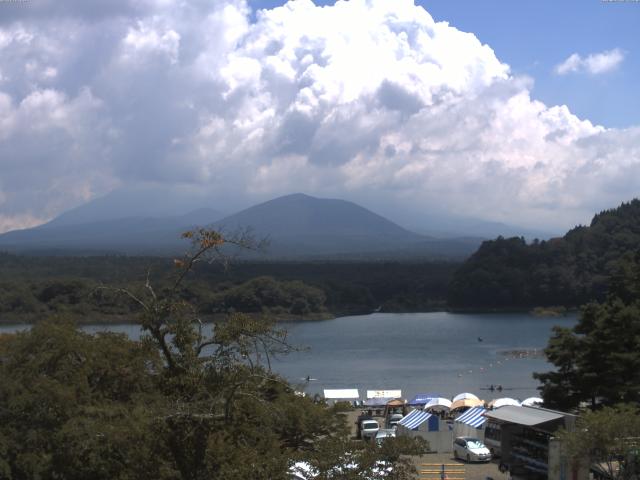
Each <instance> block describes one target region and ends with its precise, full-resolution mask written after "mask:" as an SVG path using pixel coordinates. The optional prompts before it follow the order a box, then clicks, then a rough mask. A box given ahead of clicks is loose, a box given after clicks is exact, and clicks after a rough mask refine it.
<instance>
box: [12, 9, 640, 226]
mask: <svg viewBox="0 0 640 480" xmlns="http://www.w3.org/2000/svg"><path fill="white" fill-rule="evenodd" d="M45 7H46V8H50V9H54V10H53V11H54V12H55V19H50V18H48V16H47V15H45V13H44V10H43V11H42V12H40V13H39V14H38V15H35V14H33V15H34V16H33V17H29V18H23V19H17V20H16V21H13V22H8V23H0V25H2V26H0V72H2V75H3V81H2V83H0V170H1V175H0V190H1V191H2V192H3V203H2V205H0V214H2V215H3V216H4V217H3V218H31V219H33V218H36V217H37V218H41V219H45V218H50V217H51V216H53V215H55V214H57V213H59V212H61V211H62V210H64V209H66V208H69V207H70V206H73V205H75V204H78V203H80V202H81V201H83V200H85V199H88V198H91V197H93V196H96V195H99V194H101V193H106V192H107V191H108V190H109V189H111V188H113V187H114V186H117V185H121V184H133V183H136V182H157V183H161V184H176V183H180V184H183V185H192V186H194V188H198V189H204V190H206V191H210V192H213V193H212V195H213V196H215V197H216V198H217V200H218V201H219V202H220V206H219V208H220V209H221V210H229V209H232V208H234V207H235V206H236V205H239V204H241V203H244V204H247V203H250V202H252V201H257V200H263V199H267V198H269V197H272V196H275V195H280V194H285V193H290V192H293V191H304V192H307V193H310V194H316V195H319V196H331V197H343V198H348V199H351V200H355V201H360V202H363V203H365V204H366V205H368V206H370V207H373V208H374V209H377V210H379V211H381V212H383V213H385V214H388V215H390V216H392V217H396V216H398V215H399V213H400V212H404V213H406V214H407V215H413V216H417V215H420V214H422V213H424V212H425V211H432V212H433V211H437V212H439V213H458V214H465V215H477V216H481V217H484V218H491V219H494V220H500V221H511V222H515V223H528V224H530V225H550V224H553V225H558V226H561V227H566V226H567V224H571V223H572V222H575V221H578V220H581V221H583V220H584V219H586V218H587V217H586V215H588V213H592V212H593V210H594V209H598V208H602V207H605V206H613V205H615V204H616V203H617V202H619V201H621V200H628V199H629V198H630V197H631V196H633V195H634V194H637V193H634V192H637V191H638V189H639V187H640V175H634V174H635V173H637V171H638V169H639V168H640V167H639V165H640V154H639V151H638V149H639V148H640V147H639V146H640V138H639V137H640V135H639V134H638V131H637V130H634V129H629V130H607V129H605V128H603V127H600V126H596V125H593V124H592V123H591V122H589V121H588V120H582V119H579V118H577V117H576V116H575V115H573V114H572V113H571V112H570V111H569V110H568V108H567V107H566V106H547V105H545V104H543V103H541V102H539V101H536V100H534V99H532V98H531V95H530V92H531V87H532V85H531V84H532V80H531V79H528V78H523V77H516V76H514V75H513V74H512V73H511V71H510V69H509V66H508V65H506V64H504V63H503V62H501V61H500V60H499V59H498V58H497V57H496V55H495V54H494V52H493V50H492V49H491V48H490V47H489V46H487V45H483V44H482V43H481V42H480V41H479V40H478V39H477V38H476V37H475V36H474V35H473V34H470V33H465V32H461V31H459V30H457V29H456V28H454V27H452V26H450V25H449V24H447V23H443V22H440V23H437V22H435V21H434V20H433V19H432V17H431V16H430V15H429V14H428V13H427V12H426V11H425V10H424V9H423V8H421V7H418V6H415V5H414V3H413V2H412V1H411V0H397V1H393V2H389V1H387V0H351V1H349V2H337V3H336V4H335V5H334V6H326V7H318V6H315V5H314V4H313V3H312V2H311V1H310V0H296V1H293V2H289V3H287V4H286V5H284V6H282V7H280V8H275V9H272V10H263V11H260V12H258V14H257V19H256V21H255V23H250V21H249V18H250V15H249V14H250V12H249V9H248V7H247V4H246V3H245V2H244V1H241V0H225V1H222V0H221V1H219V2H194V3H189V4H184V3H182V2H177V1H170V0H162V1H160V0H158V1H151V0H148V1H146V2H142V3H133V2H126V1H124V0H122V1H119V2H117V5H116V4H114V7H113V9H111V10H105V11H104V12H103V13H102V14H98V13H92V12H89V11H82V12H80V13H74V11H73V9H69V10H68V11H66V10H64V9H62V10H61V8H62V7H56V3H55V2H43V3H42V4H41V7H39V8H42V9H45ZM606 53H607V52H605V54H606ZM605 54H600V55H604V56H603V57H599V56H598V55H592V56H589V57H587V58H586V59H582V58H581V57H579V56H578V57H576V58H574V60H572V62H574V63H575V62H577V63H576V65H577V66H576V67H575V68H579V69H588V70H589V71H594V72H597V71H604V70H606V69H607V68H611V67H607V65H609V64H608V63H607V58H610V57H611V55H608V56H607V55H605ZM620 55H622V54H620ZM605 57H606V58H605ZM570 58H571V57H570ZM611 58H613V57H611ZM565 63H566V62H565ZM27 64H31V65H32V67H31V70H30V71H27V69H26V68H25V65H27ZM567 68H569V67H567ZM571 68H574V67H571ZM585 186H588V187H589V188H588V190H587V189H585ZM391 206H396V207H397V209H396V210H393V209H392V207H391ZM396 207H394V208H396ZM30 212H38V215H37V216H32V217H29V215H30V214H31V213H30ZM561 212H562V213H561ZM21 216H22V217H21ZM14 224H18V223H16V222H14ZM2 225H4V227H3V226H1V225H0V229H3V228H7V227H6V226H7V225H10V223H9V221H8V220H5V221H4V223H3V224H2Z"/></svg>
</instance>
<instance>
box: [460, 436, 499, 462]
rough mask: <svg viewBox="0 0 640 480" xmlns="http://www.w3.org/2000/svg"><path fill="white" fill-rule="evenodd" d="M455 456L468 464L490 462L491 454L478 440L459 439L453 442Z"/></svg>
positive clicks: (469, 438)
mask: <svg viewBox="0 0 640 480" xmlns="http://www.w3.org/2000/svg"><path fill="white" fill-rule="evenodd" d="M453 456H454V457H455V458H459V459H462V460H466V461H467V462H490V461H491V452H490V451H489V449H488V448H487V447H486V446H485V444H484V443H482V442H481V441H480V440H478V439H477V438H473V437H458V438H456V439H455V440H454V441H453Z"/></svg>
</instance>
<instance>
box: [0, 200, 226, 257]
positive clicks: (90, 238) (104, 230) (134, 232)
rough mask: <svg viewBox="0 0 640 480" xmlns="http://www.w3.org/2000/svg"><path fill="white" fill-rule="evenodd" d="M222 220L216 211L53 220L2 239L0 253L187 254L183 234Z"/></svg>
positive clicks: (0, 238)
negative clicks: (101, 218) (179, 252)
mask: <svg viewBox="0 0 640 480" xmlns="http://www.w3.org/2000/svg"><path fill="white" fill-rule="evenodd" d="M219 217H220V214H219V213H217V212H216V211H215V210H211V209H199V210H195V211H193V212H189V213H187V214H185V215H179V216H173V217H162V218H145V217H126V218H118V219H113V220H103V221H94V222H85V223H71V224H67V223H66V222H58V221H56V220H53V221H51V222H50V223H47V224H44V225H41V226H39V227H35V228H30V229H27V230H16V231H13V232H8V233H5V234H4V235H0V249H4V250H9V251H19V252H25V251H34V250H36V251H40V252H42V253H53V252H56V251H59V250H64V251H69V250H71V251H74V252H77V253H103V252H117V253H135V254H148V255H150V254H166V253H170V252H175V251H177V250H178V249H182V250H184V248H185V242H184V241H182V240H180V233H181V232H183V231H185V230H188V229H190V228H193V227H194V226H198V225H206V224H210V223H211V222H213V221H215V220H216V219H217V218H219Z"/></svg>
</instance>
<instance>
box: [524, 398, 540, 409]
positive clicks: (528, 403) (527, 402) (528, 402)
mask: <svg viewBox="0 0 640 480" xmlns="http://www.w3.org/2000/svg"><path fill="white" fill-rule="evenodd" d="M543 403H544V400H542V399H541V398H539V397H529V398H525V399H524V400H523V401H522V403H521V405H522V406H523V407H533V406H535V405H542V404H543Z"/></svg>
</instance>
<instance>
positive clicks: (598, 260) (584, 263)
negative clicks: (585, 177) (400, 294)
mask: <svg viewBox="0 0 640 480" xmlns="http://www.w3.org/2000/svg"><path fill="white" fill-rule="evenodd" d="M638 245H640V200H637V199H635V200H633V201H631V202H628V203H623V204H622V205H621V206H619V207H618V208H615V209H612V210H607V211H604V212H601V213H599V214H597V215H596V216H594V218H593V220H592V221H591V224H590V225H589V226H580V227H576V228H574V229H572V230H570V231H569V232H568V233H567V234H566V235H565V236H564V237H562V238H555V239H551V240H548V241H537V240H536V241H533V242H532V243H527V242H526V241H525V240H524V238H502V237H499V238H497V239H496V240H492V241H488V242H484V243H483V244H482V245H481V246H480V248H479V249H478V251H477V252H476V253H474V254H473V255H472V256H471V257H470V258H469V259H468V260H467V261H466V262H465V263H464V264H463V265H462V266H461V267H460V268H459V269H458V270H457V271H456V273H455V275H454V277H453V280H452V282H451V284H450V286H449V292H448V303H449V305H450V306H451V307H454V308H482V309H494V308H531V307H536V306H556V305H557V306H565V307H569V308H576V307H578V306H580V305H583V304H585V303H587V302H590V301H592V300H598V301H602V300H604V299H605V297H606V294H607V289H608V286H609V283H608V279H609V278H610V277H611V276H612V275H613V274H614V273H615V271H616V268H617V266H618V264H619V262H620V261H621V260H622V259H623V258H624V257H625V255H626V254H628V253H633V252H635V250H636V249H637V248H638Z"/></svg>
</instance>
